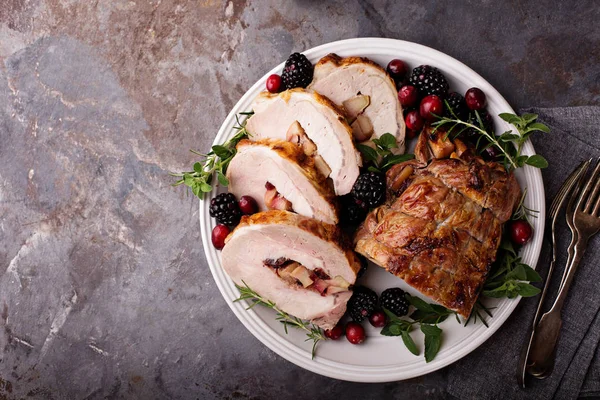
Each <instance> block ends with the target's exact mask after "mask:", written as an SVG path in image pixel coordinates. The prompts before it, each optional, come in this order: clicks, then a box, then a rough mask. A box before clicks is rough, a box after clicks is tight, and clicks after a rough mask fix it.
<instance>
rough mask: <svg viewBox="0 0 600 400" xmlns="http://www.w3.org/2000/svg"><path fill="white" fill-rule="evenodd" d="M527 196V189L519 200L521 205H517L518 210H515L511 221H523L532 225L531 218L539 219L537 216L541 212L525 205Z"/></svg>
mask: <svg viewBox="0 0 600 400" xmlns="http://www.w3.org/2000/svg"><path fill="white" fill-rule="evenodd" d="M526 196H527V188H525V190H523V194H522V195H521V199H520V200H519V203H518V204H517V208H516V209H515V212H514V213H513V215H512V216H511V217H510V219H511V220H512V221H516V220H520V219H523V220H526V221H527V222H529V223H531V222H530V221H529V218H530V217H531V218H537V214H539V211H537V210H533V209H531V208H529V207H527V206H526V205H525V197H526Z"/></svg>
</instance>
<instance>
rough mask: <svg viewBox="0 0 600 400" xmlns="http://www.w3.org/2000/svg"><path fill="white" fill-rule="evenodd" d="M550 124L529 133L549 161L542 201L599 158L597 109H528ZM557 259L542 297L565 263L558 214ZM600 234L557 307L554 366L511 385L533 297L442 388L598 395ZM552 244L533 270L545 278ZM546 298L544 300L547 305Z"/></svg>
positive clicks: (486, 395)
mask: <svg viewBox="0 0 600 400" xmlns="http://www.w3.org/2000/svg"><path fill="white" fill-rule="evenodd" d="M521 112H533V113H536V114H539V120H540V121H541V122H543V123H545V124H547V125H548V126H550V128H551V130H552V131H551V133H550V134H547V135H543V134H540V135H534V137H533V138H532V139H533V144H534V146H535V149H536V152H537V153H539V154H541V155H543V156H544V157H546V159H547V160H548V161H549V162H550V166H549V167H548V168H546V169H544V170H543V171H542V175H543V179H544V186H545V190H546V204H548V206H549V205H550V203H551V202H552V199H553V198H554V195H555V194H556V192H557V191H558V189H559V187H560V185H561V184H562V182H563V181H564V180H565V179H566V177H567V176H568V175H569V173H570V172H571V171H572V170H573V169H574V168H575V167H576V166H577V165H578V164H579V163H580V162H581V161H582V160H584V159H588V158H591V157H598V156H600V131H599V130H598V126H600V107H573V108H552V109H528V110H521ZM559 219H560V220H559V224H558V226H557V228H558V230H557V237H558V249H559V250H558V257H557V265H556V269H555V271H554V277H553V278H554V279H553V281H552V286H551V290H550V292H549V293H548V299H550V300H552V299H554V297H555V295H556V291H557V288H558V284H559V282H560V277H561V276H562V272H563V270H564V265H565V262H566V248H567V246H568V244H569V241H570V240H571V235H570V231H569V229H568V227H567V225H566V223H565V221H564V215H562V214H561V216H560V217H559ZM599 244H600V235H598V236H596V237H594V238H593V239H592V240H591V241H590V243H589V247H588V249H587V252H586V254H585V256H584V258H583V261H582V263H581V264H580V266H579V270H578V271H577V275H576V276H575V280H574V282H573V284H572V286H571V289H570V292H569V297H568V299H567V302H566V304H565V308H564V309H563V327H562V331H561V332H562V333H561V338H560V343H559V347H558V351H557V357H556V366H555V368H554V372H553V373H552V375H551V376H550V377H549V378H547V379H545V380H541V381H540V380H536V379H530V381H529V385H528V388H527V389H521V388H520V387H519V386H518V384H517V378H516V374H517V365H518V361H519V356H520V352H521V348H522V346H523V344H524V343H525V341H526V338H527V335H528V331H529V326H530V324H531V320H532V318H533V315H534V313H535V308H536V306H537V301H538V298H539V297H534V298H528V299H523V300H521V303H520V304H519V306H518V307H517V308H516V309H515V311H514V313H513V314H512V315H511V317H510V318H509V319H508V320H507V321H506V323H505V324H504V325H503V326H502V327H501V328H500V329H499V330H498V331H497V332H496V333H495V334H494V336H493V337H492V338H491V339H490V340H488V341H487V342H486V343H484V344H482V345H481V346H480V347H479V348H478V349H477V350H475V351H474V352H473V353H471V354H470V355H468V356H467V357H465V358H463V359H462V360H460V361H459V362H457V363H456V364H454V365H452V366H451V367H450V368H449V370H448V387H447V390H448V393H449V394H450V395H452V396H455V397H457V398H460V399H550V398H556V399H573V398H577V397H579V396H581V397H590V396H595V395H600V354H599V353H600V348H599V346H598V343H599V342H600V314H599V313H598V311H599V310H600V248H599V246H598V245H599ZM549 262H550V245H549V243H545V244H544V246H543V248H542V253H541V256H540V260H539V262H538V265H537V270H538V271H540V273H541V274H542V276H543V277H545V275H546V273H547V270H548V266H549ZM549 303H550V302H548V301H547V305H548V304H549Z"/></svg>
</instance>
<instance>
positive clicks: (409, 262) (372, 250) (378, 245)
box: [354, 158, 521, 318]
mask: <svg viewBox="0 0 600 400" xmlns="http://www.w3.org/2000/svg"><path fill="white" fill-rule="evenodd" d="M387 185H388V202H387V203H386V204H385V205H383V206H381V207H379V208H377V209H375V210H373V211H372V212H371V213H370V214H369V215H368V216H367V218H366V220H365V221H364V223H363V224H362V225H361V226H360V228H359V229H358V231H357V232H356V234H355V237H354V243H355V250H356V251H357V252H359V253H361V254H363V255H365V256H366V257H368V258H369V259H370V260H372V261H373V262H375V263H376V264H378V265H380V266H382V267H384V268H385V269H387V270H388V271H389V272H391V273H392V274H394V275H396V276H398V277H400V278H402V279H404V281H406V282H407V283H408V284H409V285H411V286H413V287H414V288H416V289H417V290H419V291H420V292H421V293H423V294H425V295H426V296H428V297H430V298H432V299H433V300H435V301H437V302H438V303H440V304H441V305H443V306H445V307H447V308H449V309H451V310H454V311H456V312H458V313H459V314H460V315H462V316H463V317H465V318H466V317H468V316H469V314H470V313H471V310H472V308H473V305H474V304H475V301H476V300H477V297H478V295H479V292H480V291H481V288H482V287H483V284H484V282H485V280H486V278H487V275H488V272H489V269H490V266H491V264H492V262H493V261H494V260H495V258H496V252H497V250H498V246H499V245H500V239H501V235H502V224H503V223H504V222H506V221H507V220H508V219H509V218H510V216H511V214H512V212H513V210H514V208H515V206H516V204H517V203H518V201H519V199H520V196H521V191H520V188H519V185H518V183H517V181H516V179H515V177H514V175H513V174H512V173H507V172H506V170H505V169H504V167H503V166H502V165H500V164H497V163H487V162H484V161H483V160H482V159H480V158H473V159H471V160H470V161H464V160H461V159H446V160H434V161H432V162H431V163H430V164H429V165H427V166H425V164H421V163H419V162H417V161H410V162H406V163H403V164H398V165H396V166H394V167H392V168H391V169H390V170H389V171H388V173H387Z"/></svg>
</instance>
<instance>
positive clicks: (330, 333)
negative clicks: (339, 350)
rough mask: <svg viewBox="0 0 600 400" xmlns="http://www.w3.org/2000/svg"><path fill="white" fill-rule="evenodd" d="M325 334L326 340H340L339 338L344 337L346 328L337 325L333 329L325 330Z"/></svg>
mask: <svg viewBox="0 0 600 400" xmlns="http://www.w3.org/2000/svg"><path fill="white" fill-rule="evenodd" d="M324 333H325V337H326V338H328V339H331V340H338V339H339V338H341V337H342V336H344V328H343V327H342V326H341V325H340V324H337V325H336V326H334V327H333V328H331V329H327V330H325V332H324Z"/></svg>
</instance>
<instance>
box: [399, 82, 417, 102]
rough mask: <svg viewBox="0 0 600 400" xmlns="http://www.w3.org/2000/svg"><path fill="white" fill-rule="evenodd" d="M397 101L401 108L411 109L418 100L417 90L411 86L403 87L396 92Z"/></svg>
mask: <svg viewBox="0 0 600 400" xmlns="http://www.w3.org/2000/svg"><path fill="white" fill-rule="evenodd" d="M398 100H400V104H402V107H412V106H413V105H415V104H417V100H419V94H418V92H417V88H416V87H414V86H411V85H404V86H402V87H401V88H400V90H398Z"/></svg>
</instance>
